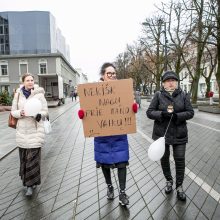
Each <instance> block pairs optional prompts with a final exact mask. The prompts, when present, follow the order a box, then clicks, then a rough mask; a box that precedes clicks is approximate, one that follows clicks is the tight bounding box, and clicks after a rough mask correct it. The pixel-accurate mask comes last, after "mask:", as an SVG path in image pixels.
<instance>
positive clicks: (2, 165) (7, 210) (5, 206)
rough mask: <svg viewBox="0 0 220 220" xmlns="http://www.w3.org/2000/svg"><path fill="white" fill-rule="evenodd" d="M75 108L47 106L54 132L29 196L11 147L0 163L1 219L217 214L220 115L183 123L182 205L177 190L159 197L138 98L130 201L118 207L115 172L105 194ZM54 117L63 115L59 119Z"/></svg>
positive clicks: (148, 127)
mask: <svg viewBox="0 0 220 220" xmlns="http://www.w3.org/2000/svg"><path fill="white" fill-rule="evenodd" d="M78 108H79V107H78V106H77V105H71V103H69V104H67V105H66V107H65V109H64V108H63V109H64V110H62V109H61V108H56V109H53V114H52V117H53V120H54V123H53V126H52V127H53V132H52V133H51V134H50V135H48V136H47V138H46V144H45V147H44V148H43V149H42V184H41V185H40V186H39V187H37V189H36V190H35V193H34V195H33V197H32V198H26V197H25V196H24V189H23V187H22V185H21V181H20V179H19V177H18V167H19V160H18V159H19V158H18V152H17V150H15V151H14V152H12V153H11V154H9V155H8V156H7V157H5V158H4V159H2V160H0V218H1V219H7V220H8V219H64V220H65V219H76V220H81V219H94V220H96V219H187V220H188V219H220V205H219V197H218V196H219V195H220V175H219V165H220V160H219V157H220V148H219V147H220V136H219V133H220V122H219V121H218V120H205V119H204V118H201V117H197V116H195V118H194V119H193V120H192V123H191V122H189V123H188V127H189V134H190V137H189V138H190V141H189V144H188V146H187V153H186V167H187V169H186V178H185V181H184V188H185V189H186V193H187V202H186V203H181V202H179V201H177V199H176V194H175V192H173V193H172V194H171V195H169V196H167V195H165V193H164V190H163V187H164V183H165V180H164V178H163V175H162V171H161V168H160V165H159V163H157V162H152V161H150V160H149V159H148V157H147V149H148V146H149V145H150V143H151V142H152V140H151V138H150V137H151V131H152V123H153V122H152V121H151V120H148V119H147V117H146V115H145V111H146V108H147V104H146V102H145V101H143V106H142V109H141V110H140V111H139V112H138V114H137V125H138V131H139V132H137V133H136V134H132V135H129V145H130V165H129V168H128V175H127V194H128V195H129V196H130V205H129V206H128V207H127V208H122V207H120V206H119V204H118V181H117V172H116V170H114V171H113V175H112V179H113V185H114V187H115V196H116V198H115V199H114V200H113V201H108V200H107V199H106V184H105V182H104V178H103V175H102V173H101V170H100V169H96V168H95V162H94V159H93V156H94V155H93V139H92V138H86V139H85V138H84V136H83V131H82V124H81V121H80V120H79V119H78V117H77V109H78ZM58 114H61V116H60V117H58V118H57V115H58ZM199 115H200V114H199V113H198V116H199ZM0 120H1V118H0ZM70 122H71V123H70ZM203 125H204V126H203ZM205 126H206V127H205ZM211 128H214V129H215V130H212V129H211ZM173 169H174V164H173V163H172V170H173Z"/></svg>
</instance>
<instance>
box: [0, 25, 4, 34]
mask: <svg viewBox="0 0 220 220" xmlns="http://www.w3.org/2000/svg"><path fill="white" fill-rule="evenodd" d="M3 30H4V29H3V26H2V25H1V26H0V34H4V32H3Z"/></svg>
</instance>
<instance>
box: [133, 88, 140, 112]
mask: <svg viewBox="0 0 220 220" xmlns="http://www.w3.org/2000/svg"><path fill="white" fill-rule="evenodd" d="M134 97H135V101H136V103H137V104H138V105H139V108H140V107H141V92H140V91H139V90H137V91H135V93H134Z"/></svg>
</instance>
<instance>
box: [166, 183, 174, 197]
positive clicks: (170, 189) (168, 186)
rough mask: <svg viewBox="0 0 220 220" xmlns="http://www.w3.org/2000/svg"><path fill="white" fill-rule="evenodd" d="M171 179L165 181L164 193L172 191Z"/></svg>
mask: <svg viewBox="0 0 220 220" xmlns="http://www.w3.org/2000/svg"><path fill="white" fill-rule="evenodd" d="M172 186H173V181H172V180H169V181H167V182H166V186H165V193H166V194H170V193H171V192H172V191H173V187H172Z"/></svg>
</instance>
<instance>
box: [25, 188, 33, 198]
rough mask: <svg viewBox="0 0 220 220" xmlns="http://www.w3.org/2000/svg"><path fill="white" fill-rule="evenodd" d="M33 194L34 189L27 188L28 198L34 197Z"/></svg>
mask: <svg viewBox="0 0 220 220" xmlns="http://www.w3.org/2000/svg"><path fill="white" fill-rule="evenodd" d="M32 194H33V189H32V187H28V188H27V192H26V194H25V195H26V196H32Z"/></svg>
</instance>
